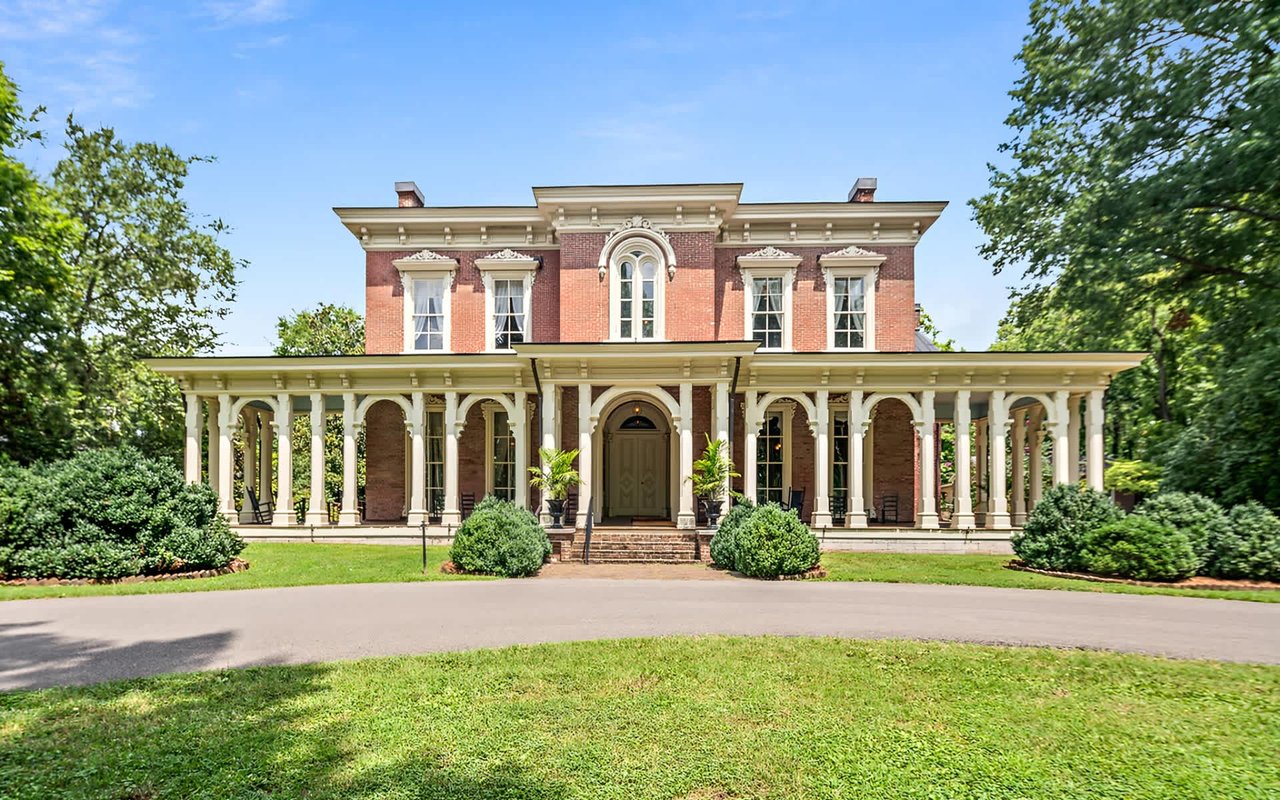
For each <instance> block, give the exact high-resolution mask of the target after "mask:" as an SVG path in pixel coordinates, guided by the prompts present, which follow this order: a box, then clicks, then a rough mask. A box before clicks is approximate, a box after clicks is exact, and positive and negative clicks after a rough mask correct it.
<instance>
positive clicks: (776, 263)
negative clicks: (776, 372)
mask: <svg viewBox="0 0 1280 800" xmlns="http://www.w3.org/2000/svg"><path fill="white" fill-rule="evenodd" d="M800 261H801V258H800V256H798V255H796V254H795V253H788V252H786V251H784V250H779V249H778V248H776V247H764V248H761V249H759V250H757V251H755V252H754V253H747V254H746V255H741V256H738V269H740V270H741V271H742V289H743V292H742V338H743V339H745V340H748V341H749V340H751V338H752V324H751V323H752V317H753V316H754V309H755V305H756V298H755V279H756V278H782V347H764V346H763V345H761V346H760V347H759V348H757V349H758V350H759V351H761V352H770V351H772V352H787V351H790V350H791V349H792V344H791V328H792V323H791V320H792V318H793V317H794V313H793V308H792V307H793V305H794V303H793V301H792V288H793V286H794V285H795V282H796V268H797V267H799V266H800Z"/></svg>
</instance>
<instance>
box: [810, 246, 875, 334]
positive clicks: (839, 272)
mask: <svg viewBox="0 0 1280 800" xmlns="http://www.w3.org/2000/svg"><path fill="white" fill-rule="evenodd" d="M886 258H888V256H885V255H881V254H880V253H873V252H871V251H870V250H863V249H862V248H861V247H856V246H850V247H846V248H844V249H843V250H837V251H836V252H834V253H824V254H823V255H821V256H818V264H819V265H820V266H821V267H822V279H823V281H824V282H825V283H826V285H827V291H826V295H827V316H826V320H825V327H826V330H827V350H830V351H834V352H840V353H861V352H875V350H876V288H877V286H876V284H877V282H878V280H879V277H880V265H881V264H883V263H884V262H885V259H886ZM836 278H862V293H863V294H862V302H863V309H864V312H865V314H866V320H867V324H866V326H865V328H864V329H863V334H864V335H863V340H862V347H836V324H835V321H836V293H835V292H836V281H835V279H836Z"/></svg>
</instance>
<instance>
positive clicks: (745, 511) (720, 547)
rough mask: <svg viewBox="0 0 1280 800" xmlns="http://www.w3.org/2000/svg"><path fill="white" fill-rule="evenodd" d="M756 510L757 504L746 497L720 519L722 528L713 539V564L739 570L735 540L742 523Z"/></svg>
mask: <svg viewBox="0 0 1280 800" xmlns="http://www.w3.org/2000/svg"><path fill="white" fill-rule="evenodd" d="M755 510H756V504H755V503H753V502H751V501H750V500H748V499H746V498H745V497H744V498H742V499H740V500H737V501H735V502H734V504H733V507H732V508H730V509H729V513H727V514H725V515H724V516H723V517H722V518H721V519H720V527H718V528H716V532H715V534H713V535H712V537H711V563H713V564H715V565H716V566H717V567H720V568H721V569H736V568H737V546H736V541H735V540H736V539H737V536H738V529H739V528H741V527H742V523H744V522H746V521H747V519H748V518H749V517H750V516H751V514H752V512H754V511H755Z"/></svg>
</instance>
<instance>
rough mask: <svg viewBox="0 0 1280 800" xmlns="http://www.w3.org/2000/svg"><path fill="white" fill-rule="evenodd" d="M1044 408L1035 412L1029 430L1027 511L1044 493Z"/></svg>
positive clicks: (1032, 509)
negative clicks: (1029, 451) (1029, 484)
mask: <svg viewBox="0 0 1280 800" xmlns="http://www.w3.org/2000/svg"><path fill="white" fill-rule="evenodd" d="M1044 435H1045V429H1044V409H1043V408H1042V409H1041V410H1040V411H1039V412H1037V413H1036V419H1035V425H1034V427H1033V428H1032V430H1031V453H1030V454H1029V455H1028V456H1027V461H1028V462H1029V463H1030V469H1029V470H1028V476H1029V479H1030V481H1031V491H1030V492H1028V494H1029V495H1030V497H1029V498H1028V502H1027V513H1030V512H1032V511H1034V510H1035V507H1036V503H1039V502H1040V497H1041V496H1042V495H1043V494H1044Z"/></svg>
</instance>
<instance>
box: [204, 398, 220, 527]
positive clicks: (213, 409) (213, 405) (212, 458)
mask: <svg viewBox="0 0 1280 800" xmlns="http://www.w3.org/2000/svg"><path fill="white" fill-rule="evenodd" d="M208 403H209V408H208V413H207V415H206V417H205V432H206V433H207V434H208V439H209V472H208V474H207V475H206V476H205V480H207V481H208V483H209V488H210V489H212V490H213V491H214V493H215V494H216V493H217V491H218V454H219V453H220V452H221V448H219V447H218V440H219V439H221V438H222V411H221V406H220V405H219V404H218V398H216V397H210V398H209V400H208ZM218 508H222V506H221V505H219V506H218Z"/></svg>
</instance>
